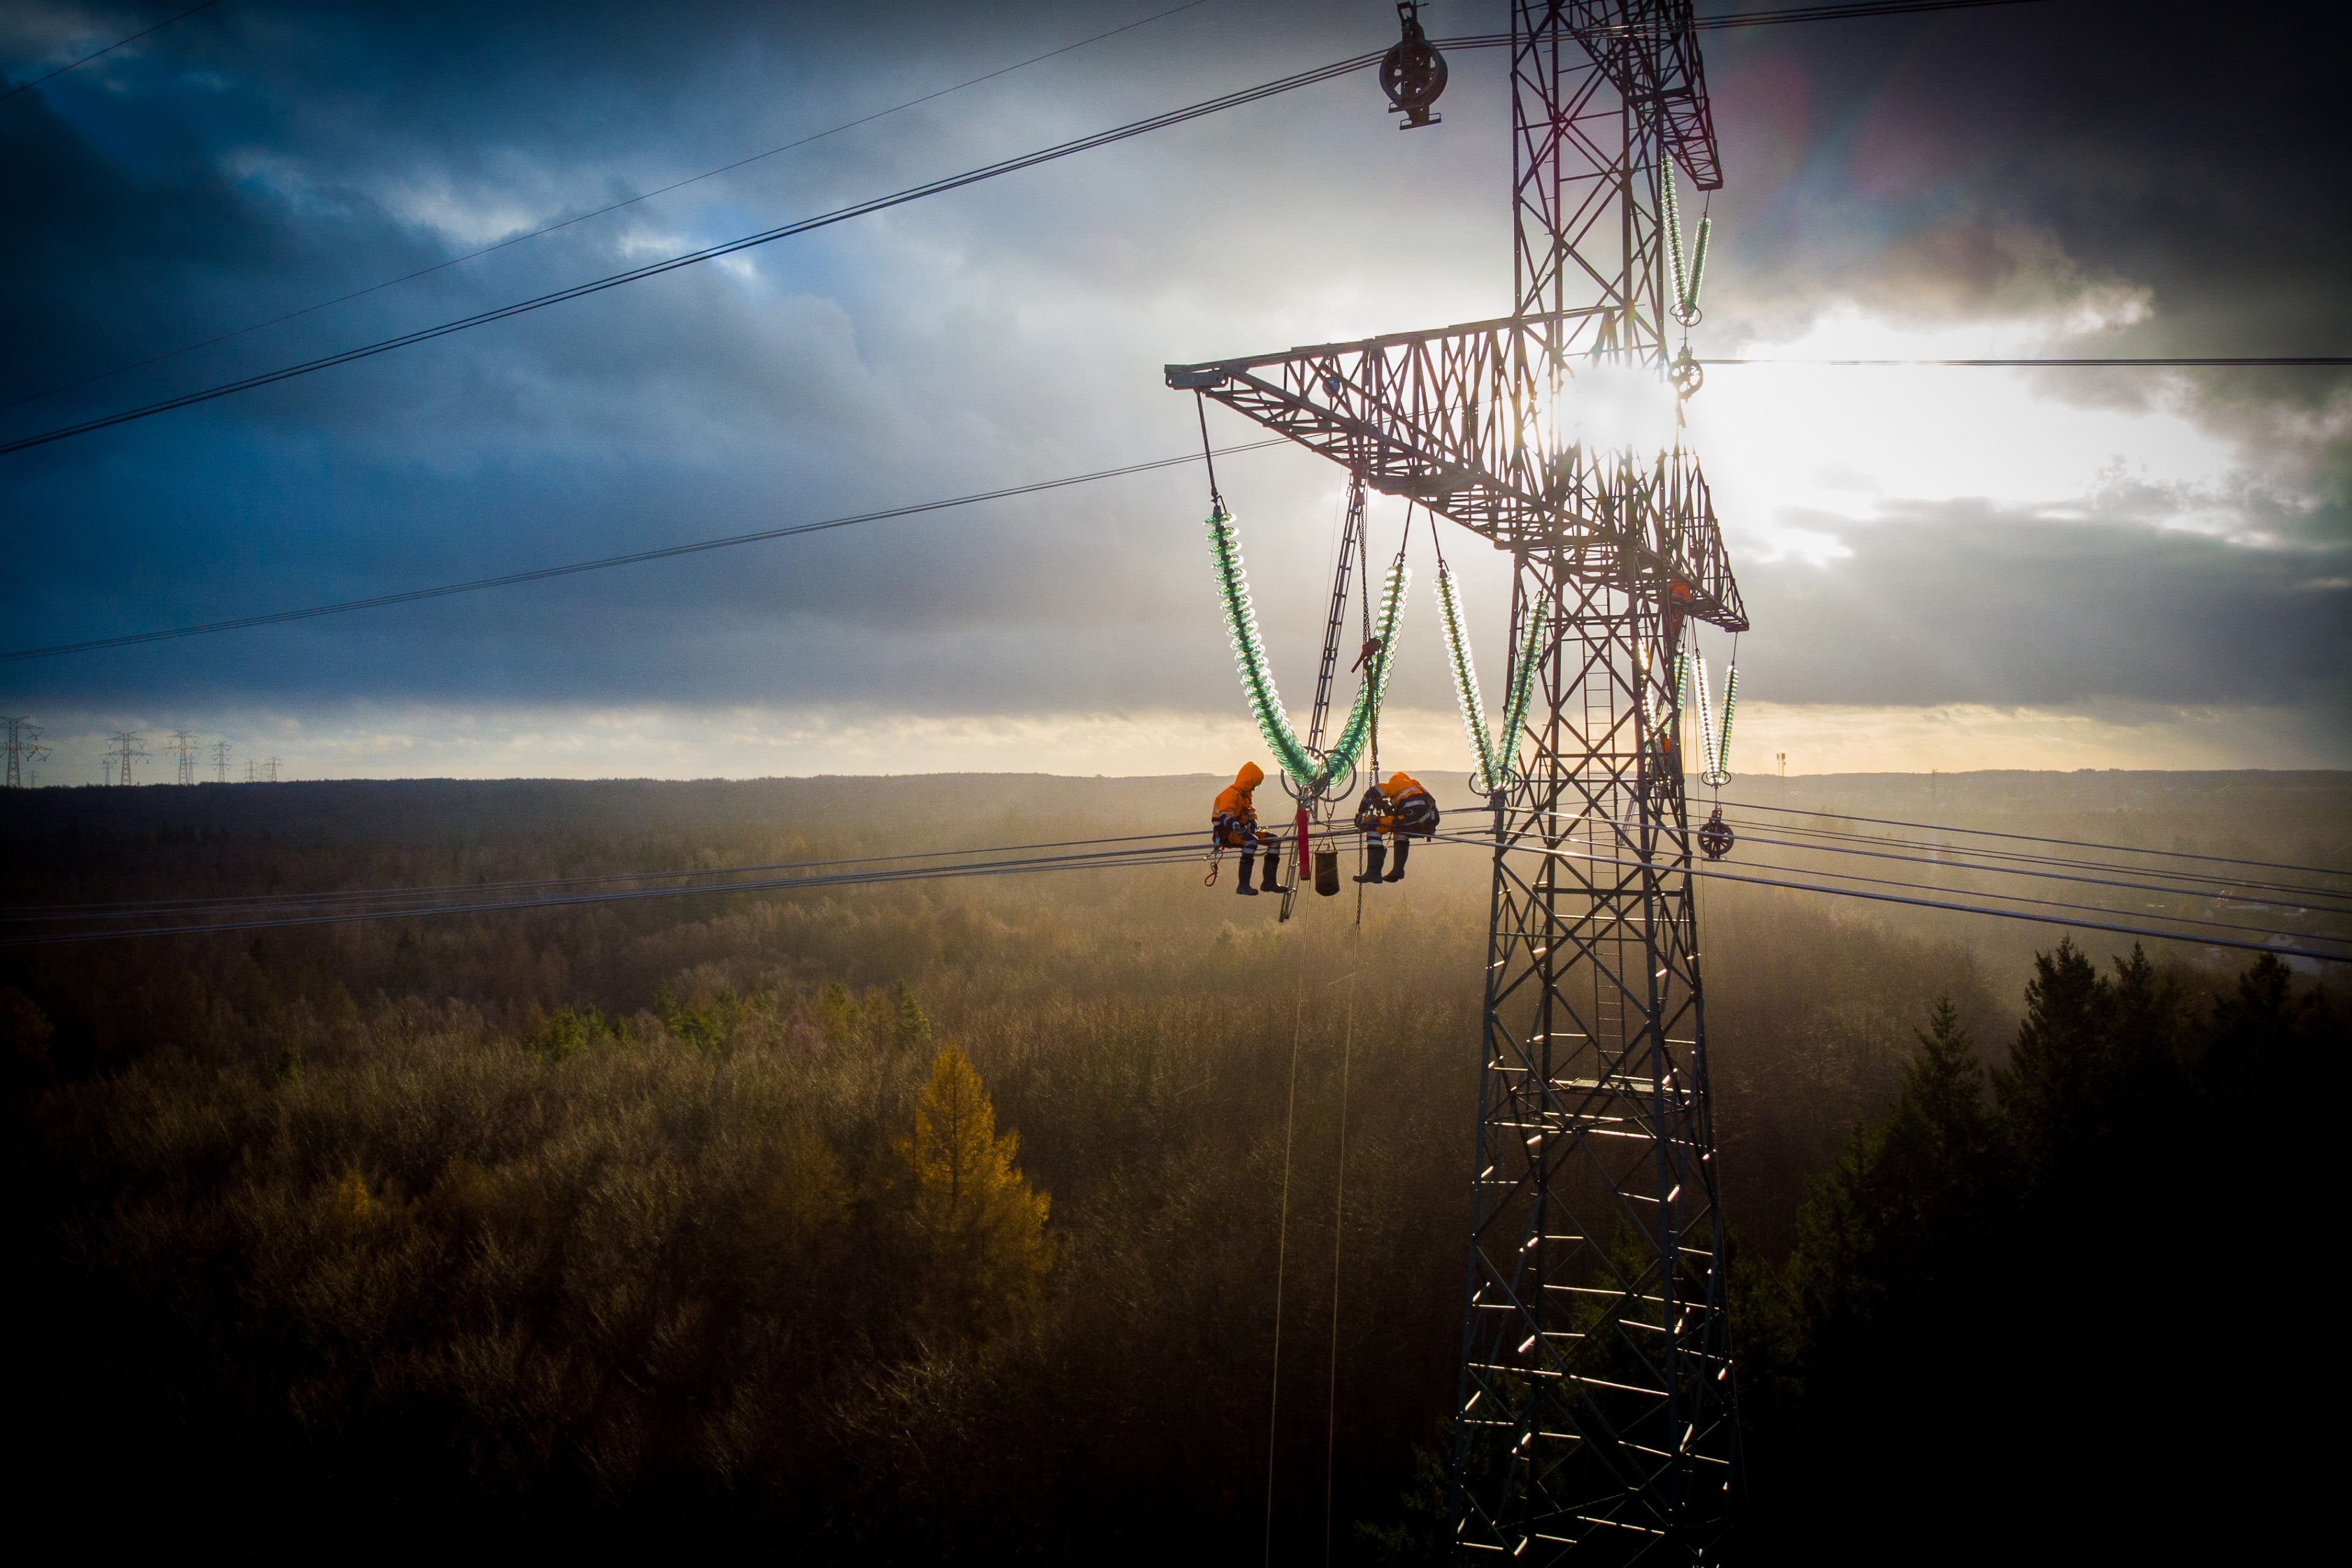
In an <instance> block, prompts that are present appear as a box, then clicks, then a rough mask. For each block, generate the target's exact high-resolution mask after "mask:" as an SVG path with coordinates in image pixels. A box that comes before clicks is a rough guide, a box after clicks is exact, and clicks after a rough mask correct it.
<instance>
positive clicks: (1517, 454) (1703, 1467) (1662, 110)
mask: <svg viewBox="0 0 2352 1568" xmlns="http://www.w3.org/2000/svg"><path fill="white" fill-rule="evenodd" d="M1511 27H1512V34H1511V200H1512V205H1513V210H1514V223H1513V231H1514V235H1513V245H1514V249H1513V255H1512V281H1513V289H1514V298H1513V301H1512V305H1513V308H1512V312H1511V314H1510V315H1508V316H1507V317H1504V318H1501V319H1499V320H1496V321H1482V322H1477V323H1474V324H1472V325H1468V326H1463V327H1454V328H1447V329H1443V330H1440V331H1423V332H1406V333H1400V334H1397V335H1395V336H1391V337H1381V338H1375V339H1371V340H1368V341H1366V342H1353V343H1340V344H1328V345H1324V346H1321V347H1316V348H1305V349H1294V350H1292V351H1290V352H1289V353H1279V354H1269V355H1264V356H1259V357H1253V358H1247V359H1237V360H1223V361H1215V362H1211V363H1202V364H1195V365H1171V366H1170V367H1169V370H1168V382H1169V384H1170V385H1171V386H1173V387H1177V388H1179V389H1182V390H1189V391H1197V392H1200V393H1202V395H1205V396H1207V397H1209V398H1211V399H1213V400H1214V401H1216V402H1218V403H1221V404H1223V405H1226V406H1227V407H1230V408H1233V409H1235V410H1238V411H1239V412H1241V413H1243V414H1245V415H1247V416H1250V417H1251V418H1253V419H1255V420H1257V421H1258V422H1260V423H1261V424H1264V425H1265V426H1267V427H1269V428H1270V429H1273V430H1276V431H1278V432H1280V433H1282V434H1284V435H1286V436H1288V437H1291V438H1292V439H1294V440H1297V441H1298V442H1299V443H1301V444H1302V445H1304V446H1307V447H1310V448H1312V449H1313V450H1315V451H1318V452H1320V453H1322V454H1324V455H1325V456H1327V457H1328V458H1332V459H1333V460H1334V461H1336V462H1339V463H1340V464H1341V465H1343V466H1344V467H1346V468H1348V469H1349V471H1350V472H1351V473H1353V474H1356V475H1358V476H1360V477H1361V478H1362V479H1363V480H1364V481H1365V482H1366V483H1368V484H1370V485H1371V486H1372V487H1374V488H1376V489H1381V490H1382V491H1385V492H1387V493H1389V494H1392V495H1403V496H1407V497H1410V498H1412V499H1413V500H1416V501H1417V502H1419V503H1420V504H1421V505H1423V506H1425V507H1426V508H1428V509H1429V510H1431V511H1432V512H1433V513H1435V514H1437V515H1439V516H1443V517H1446V518H1450V519H1452V520H1453V521H1456V522H1459V523H1461V524H1462V525H1463V526H1465V527H1466V528H1468V529H1470V530H1472V531H1474V532H1476V533H1479V534H1481V535H1484V536H1485V537H1486V538H1487V539H1489V540H1491V541H1492V542H1494V543H1495V544H1496V546H1497V547H1498V548H1500V549H1503V550H1507V551H1509V552H1511V557H1512V560H1513V563H1514V565H1515V567H1516V574H1515V583H1514V589H1513V594H1512V604H1511V626H1510V637H1509V639H1508V641H1507V645H1506V646H1507V647H1511V648H1514V649H1516V648H1517V647H1518V646H1519V643H1520V633H1521V630H1522V628H1523V627H1525V626H1527V625H1528V617H1529V616H1532V615H1535V614H1536V613H1537V612H1538V607H1542V608H1544V609H1545V610H1547V611H1548V621H1549V626H1548V628H1547V629H1546V630H1545V632H1544V634H1543V637H1542V640H1541V641H1540V642H1539V643H1538V652H1537V658H1538V667H1537V669H1536V679H1537V682H1538V684H1537V688H1536V689H1537V691H1538V698H1539V700H1538V701H1536V702H1535V703H1534V704H1533V705H1532V708H1531V711H1530V713H1529V715H1528V721H1527V723H1526V725H1525V727H1524V729H1523V730H1522V731H1521V732H1520V733H1519V734H1518V735H1517V736H1516V737H1512V738H1511V741H1510V745H1511V748H1512V749H1513V750H1514V752H1515V756H1514V760H1513V762H1512V764H1511V766H1510V770H1509V774H1508V777H1507V779H1506V780H1504V781H1502V785H1501V787H1500V788H1499V789H1498V790H1497V792H1496V795H1495V796H1494V797H1493V810H1494V817H1493V832H1494V838H1495V869H1494V899H1493V921H1492V934H1491V937H1490V941H1489V947H1488V952H1487V960H1488V963H1487V970H1486V1014H1485V1026H1484V1038H1483V1052H1482V1061H1483V1068H1482V1073H1481V1079H1480V1089H1479V1106H1478V1138H1477V1165H1476V1173H1475V1178H1474V1184H1473V1194H1474V1197H1473V1220H1472V1231H1471V1246H1470V1263H1469V1283H1468V1289H1467V1300H1466V1302H1465V1310H1464V1331H1463V1356H1462V1374H1461V1389H1460V1403H1459V1405H1458V1408H1457V1414H1458V1416H1459V1423H1458V1426H1457V1447H1456V1454H1455V1475H1456V1479H1457V1482H1458V1486H1459V1492H1458V1497H1459V1500H1460V1511H1459V1514H1458V1519H1457V1525H1456V1545H1457V1549H1458V1553H1459V1555H1461V1556H1463V1557H1464V1558H1465V1559H1480V1560H1483V1559H1485V1558H1486V1557H1487V1556H1489V1555H1490V1554H1491V1553H1495V1552H1500V1553H1503V1554H1504V1555H1506V1556H1512V1557H1517V1558H1518V1559H1519V1560H1521V1561H1525V1562H1543V1561H1549V1560H1554V1559H1559V1558H1563V1557H1569V1556H1573V1557H1574V1558H1576V1559H1577V1560H1578V1561H1619V1560H1633V1559H1637V1558H1640V1559H1646V1560H1653V1561H1675V1560H1679V1561H1706V1560H1711V1559H1712V1558H1713V1557H1714V1556H1715V1554H1716V1551H1717V1546H1718V1543H1719V1542H1720V1540H1721V1538H1722V1536H1723V1534H1724V1531H1725V1529H1726V1526H1727V1521H1728V1515H1729V1509H1730V1501H1731V1498H1732V1495H1733V1494H1732V1468H1733V1461H1734V1459H1735V1458H1736V1448H1737V1430H1736V1426H1735V1424H1734V1419H1733V1408H1732V1400H1731V1383H1730V1363H1729V1359H1728V1352H1727V1342H1726V1333H1725V1322H1724V1310H1723V1308H1724V1257H1723V1243H1724V1237H1723V1225H1722V1218H1721V1213H1720V1210H1719V1208H1718V1207H1717V1193H1716V1165H1715V1142H1714V1133H1713V1128H1712V1123H1711V1120H1710V1112H1709V1109H1708V1100H1707V1079H1706V1025H1705V1012H1704V1006H1703V1003H1702V991H1701V988H1700V983H1699V947H1698V933H1697V920H1696V909H1695V905H1694V900H1693V898H1692V889H1691V877H1690V866H1691V856H1692V847H1693V846H1692V838H1693V835H1692V833H1691V831H1690V827H1689V824H1688V821H1687V818H1686V816H1685V802H1684V780H1683V765H1682V762H1681V755H1682V747H1681V745H1680V744H1679V737H1680V735H1681V707H1680V695H1679V693H1678V691H1677V689H1676V687H1677V681H1676V679H1675V670H1676V666H1677V660H1678V656H1679V654H1680V653H1681V651H1682V642H1683V637H1684V631H1685V626H1686V625H1687V623H1688V622H1689V621H1691V620H1699V621H1706V622H1708V623H1710V624H1712V625H1715V626H1722V627H1725V628H1727V629H1731V630H1738V629H1742V628H1744V627H1745V626H1747V624H1748V622H1747V616H1746V613H1745V611H1744V610H1743V609H1742V607H1741V605H1740V600H1739V591H1738V585H1737V584H1736V583H1735V582H1734V580H1733V577H1732V574H1731V567H1730V563H1729V561H1728V559H1727V557H1726V555H1725V552H1724V549H1723V543H1722V540H1721V536H1720V534H1719V533H1718V531H1717V526H1716V520H1715V512H1714V508H1713V505H1712V503H1711V502H1710V500H1709V499H1708V494H1707V488H1706V479H1704V478H1703V477H1702V476H1701V474H1700V471H1699V466H1698V463H1697V460H1696V458H1695V457H1694V456H1693V455H1692V454H1691V453H1690V452H1689V451H1688V449H1687V448H1686V447H1685V444H1684V443H1683V441H1682V439H1681V437H1680V435H1679V428H1680V421H1679V418H1678V416H1675V415H1674V414H1673V413H1672V412H1671V398H1670V396H1669V395H1666V394H1665V393H1664V388H1665V387H1666V386H1667V384H1669V382H1670V380H1671V378H1672V377H1673V375H1674V374H1675V369H1676V367H1675V364H1674V363H1673V362H1672V361H1671V360H1670V357H1669V342H1668V340H1669V334H1670V333H1671V332H1672V331H1673V326H1672V324H1671V323H1672V310H1673V307H1674V304H1675V300H1676V297H1677V296H1676V294H1675V291H1674V289H1673V288H1672V286H1671V284H1670V280H1669V278H1668V273H1669V270H1670V268H1669V265H1668V254H1667V245H1666V226H1665V215H1666V214H1667V213H1668V212H1669V211H1670V210H1671V204H1672V201H1673V196H1672V194H1671V190H1670V187H1669V181H1670V180H1671V178H1672V173H1671V170H1670V167H1669V162H1670V161H1671V163H1672V164H1673V165H1678V166H1679V168H1680V170H1681V173H1682V174H1683V176H1684V177H1685V178H1686V179H1687V180H1688V181H1689V182H1690V184H1692V185H1694V186H1696V188H1697V189H1699V190H1701V191H1711V190H1714V189H1716V188H1717V187H1718V186H1719V185H1720V184H1722V179H1721V175H1720V173H1719V168H1718V164H1717V154H1716V144H1715V133H1714V128H1713V123H1712V121H1711V118H1710V115H1709V112H1708V107H1707V99H1706V83H1705V79H1704V77H1703V75H1702V73H1701V68H1700V60H1699V50H1698V42H1697V37H1696V33H1695V32H1694V30H1693V28H1692V26H1691V7H1690V5H1689V0H1608V3H1602V0H1588V3H1578V0H1515V3H1514V5H1513V7H1512V17H1511ZM1612 380H1614V381H1616V382H1619V383H1623V382H1626V381H1629V380H1630V381H1631V382H1633V383H1634V384H1636V385H1637V386H1640V385H1646V386H1648V387H1649V388H1650V389H1651V390H1652V391H1653V392H1654V393H1656V394H1657V395H1658V396H1659V398H1660V399H1661V401H1663V402H1664V403H1665V404H1666V405H1667V406H1668V408H1669V412H1668V414H1667V415H1666V416H1665V417H1664V419H1662V420H1661V421H1660V426H1659V427H1660V430H1661V432H1662V433H1661V434H1660V435H1659V436H1657V437H1654V438H1653V439H1652V440H1650V441H1649V442H1648V443H1647V444H1628V441H1627V440H1626V439H1624V438H1622V437H1605V438H1604V437H1594V436H1592V435H1591V431H1592V430H1594V429H1597V428H1598V426H1597V425H1593V424H1591V423H1590V421H1591V419H1592V418H1593V416H1596V415H1597V413H1598V412H1599V411H1598V409H1597V408H1596V406H1595V399H1597V398H1598V397H1600V396H1601V385H1602V384H1606V383H1609V382H1611V381H1612Z"/></svg>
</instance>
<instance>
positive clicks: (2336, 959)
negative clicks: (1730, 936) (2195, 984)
mask: <svg viewBox="0 0 2352 1568" xmlns="http://www.w3.org/2000/svg"><path fill="white" fill-rule="evenodd" d="M1450 842H1453V843H1456V844H1476V845H1484V846H1486V847H1489V848H1491V847H1493V846H1492V843H1491V841H1490V840H1486V839H1480V838H1464V837H1459V836H1453V837H1451V838H1450ZM1518 848H1519V849H1520V850H1521V851H1522V852H1523V853H1526V854H1531V855H1543V856H1549V857H1551V858H1555V859H1562V860H1582V861H1588V862H1591V863H1592V864H1594V865H1601V866H1613V867H1623V868H1630V869H1633V870H1646V871H1674V872H1682V871H1687V872H1688V873H1689V874H1690V875H1692V876H1694V877H1712V878H1714V879H1717V880H1718V881H1727V882H1748V883H1753V884H1755V885H1756V886H1758V887H1764V888H1785V889H1791V890H1793V891H1796V892H1801V893H1827V894H1830V895H1831V896H1832V897H1836V898H1846V899H1868V900H1872V901H1874V902H1876V903H1886V904H1908V905H1912V906H1915V907H1916V908H1919V909H1929V910H1953V911H1955V912H1957V913H1959V914H1968V915H1990V916H1993V917H1995V918H1997V919H2000V920H2012V921H2028V922H2030V923H2032V924H2035V925H2054V926H2065V927H2068V928H2070V929H2072V930H2076V931H2109V932H2113V933H2115V934H2116V935H2119V936H2137V937H2147V938H2150V939H2152V940H2155V941H2159V942H2195V943H2200V944H2201V945H2203V946H2206V947H2228V948H2238V949H2242V950H2243V951H2246V952H2269V953H2275V954H2277V955H2279V956H2280V957H2283V958H2312V959H2317V960H2319V961H2320V962H2321V963H2352V954H2347V953H2340V952H2318V951H2317V950H2315V949H2312V948H2302V947H2289V946H2287V945H2285V944H2284V943H2279V942H2247V941H2242V940H2240V939H2238V938H2234V937H2217V936H2199V935H2195V934H2193V933H2186V932H2181V931H2158V930H2157V929H2156V928H2154V927H2152V926H2137V925H2124V924H2121V923H2119V922H2115V921H2083V920H2074V919H2071V918H2069V917H2067V916H2063V915H2038V914H2033V913H2031V912H2029V911H2026V910H2003V909H1996V908H1994V907H1992V906H1990V905H1987V904H1963V903H1958V902H1954V901H1953V900H1948V899H1923V898H1916V897H1906V896H1903V895H1899V894H1895V893H1872V892H1865V891H1864V890H1862V889H1858V888H1840V887H1832V886H1825V885H1823V884H1821V883H1818V882H1785V881H1777V880H1775V879H1771V878H1769V877H1750V876H1746V875H1743V874H1741V873H1739V872H1737V871H1727V870H1725V869H1723V868H1721V867H1719V866H1715V865H1690V866H1684V865H1680V864H1677V863H1668V862H1664V861H1650V862H1644V861H1639V860H1619V859H1615V858H1612V857H1609V856H1604V855H1585V854H1580V853H1578V852H1577V851H1575V850H1572V849H1548V848H1540V847H1536V846H1532V845H1521V846H1518ZM1771 869H1780V868H1777V867H1776V868H1771ZM1799 874H1800V875H1802V874H1803V873H1799ZM1896 885H1897V886H1906V887H1916V886H1918V884H1916V883H1901V884H1896ZM1922 890H1923V891H1933V890H1934V889H1922Z"/></svg>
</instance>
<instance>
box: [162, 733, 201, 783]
mask: <svg viewBox="0 0 2352 1568" xmlns="http://www.w3.org/2000/svg"><path fill="white" fill-rule="evenodd" d="M163 749H164V750H165V751H167V752H171V753H172V754H173V755H174V756H176V757H177V758H179V760H180V768H179V776H178V777H177V778H175V779H173V781H172V782H173V783H174V784H194V783H195V782H196V753H197V752H201V751H203V750H204V749H205V743H204V742H202V741H199V740H197V739H196V732H195V731H194V730H174V731H172V738H171V739H170V740H168V741H166V742H163Z"/></svg>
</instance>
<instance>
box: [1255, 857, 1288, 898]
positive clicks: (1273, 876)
mask: <svg viewBox="0 0 2352 1568" xmlns="http://www.w3.org/2000/svg"><path fill="white" fill-rule="evenodd" d="M1257 886H1258V890H1259V891H1260V892H1262V893H1278V892H1280V891H1282V851H1281V849H1280V848H1278V847H1277V848H1273V849H1269V850H1267V851H1266V852H1265V881H1263V882H1260V883H1259V884H1258V885H1257Z"/></svg>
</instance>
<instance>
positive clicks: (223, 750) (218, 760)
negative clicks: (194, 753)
mask: <svg viewBox="0 0 2352 1568" xmlns="http://www.w3.org/2000/svg"><path fill="white" fill-rule="evenodd" d="M213 783H215V784H226V783H228V742H226V741H215V742H213Z"/></svg>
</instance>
